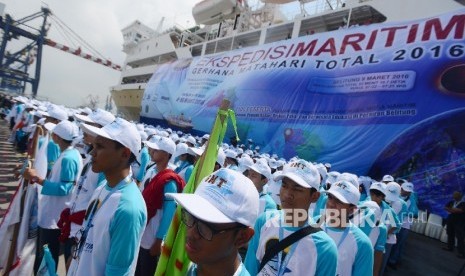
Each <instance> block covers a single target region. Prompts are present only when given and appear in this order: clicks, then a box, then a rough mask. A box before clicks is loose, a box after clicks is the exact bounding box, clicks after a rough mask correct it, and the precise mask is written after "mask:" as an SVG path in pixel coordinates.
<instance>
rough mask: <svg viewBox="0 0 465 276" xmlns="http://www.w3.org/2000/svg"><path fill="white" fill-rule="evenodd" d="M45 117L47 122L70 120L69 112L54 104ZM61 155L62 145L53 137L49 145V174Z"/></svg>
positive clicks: (55, 122) (56, 122)
mask: <svg viewBox="0 0 465 276" xmlns="http://www.w3.org/2000/svg"><path fill="white" fill-rule="evenodd" d="M45 118H46V119H45V123H53V124H58V123H59V122H62V121H67V120H68V113H66V111H65V110H63V109H62V108H61V107H59V106H56V105H52V106H51V107H50V108H49V109H48V110H47V113H46V114H45ZM59 155H60V147H59V146H58V145H57V144H56V143H55V142H53V139H50V140H49V141H48V145H47V162H48V166H47V175H48V174H49V173H50V170H51V169H52V167H53V164H55V161H56V160H57V158H58V156H59Z"/></svg>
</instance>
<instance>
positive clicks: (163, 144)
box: [145, 136, 176, 155]
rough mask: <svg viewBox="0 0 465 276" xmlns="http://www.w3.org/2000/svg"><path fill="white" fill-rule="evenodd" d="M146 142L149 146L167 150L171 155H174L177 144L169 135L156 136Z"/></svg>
mask: <svg viewBox="0 0 465 276" xmlns="http://www.w3.org/2000/svg"><path fill="white" fill-rule="evenodd" d="M145 144H146V145H147V147H149V148H152V149H156V150H162V151H165V152H167V153H169V154H171V155H174V153H175V152H176V144H175V143H174V142H173V140H171V139H170V138H167V137H162V136H154V137H152V138H151V139H150V140H149V141H146V142H145Z"/></svg>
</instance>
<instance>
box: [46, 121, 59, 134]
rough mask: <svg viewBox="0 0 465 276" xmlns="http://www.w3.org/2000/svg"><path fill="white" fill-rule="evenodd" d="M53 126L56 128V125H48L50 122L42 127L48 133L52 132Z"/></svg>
mask: <svg viewBox="0 0 465 276" xmlns="http://www.w3.org/2000/svg"><path fill="white" fill-rule="evenodd" d="M55 126H56V124H54V123H50V122H49V123H46V124H45V125H44V127H45V129H46V130H48V131H50V132H52V131H53V129H54V128H55Z"/></svg>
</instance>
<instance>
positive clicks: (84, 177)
mask: <svg viewBox="0 0 465 276" xmlns="http://www.w3.org/2000/svg"><path fill="white" fill-rule="evenodd" d="M101 112H103V110H102V111H96V112H94V113H92V114H90V115H89V116H90V117H89V118H88V119H87V118H86V116H82V115H79V116H78V114H76V115H75V117H76V118H77V119H78V120H82V121H83V122H85V123H86V124H89V125H93V126H95V127H98V128H101V127H103V126H105V125H107V124H109V123H111V122H113V121H114V119H115V117H114V116H113V115H112V114H111V113H109V112H107V111H104V112H105V113H109V114H107V115H105V116H98V114H103V113H101ZM86 119H87V120H86ZM81 130H83V131H82V133H83V136H82V143H83V144H84V145H85V148H83V149H85V151H84V162H83V165H84V167H83V169H82V173H81V176H80V177H79V181H78V182H77V183H76V186H75V187H74V189H73V194H72V197H71V201H70V202H69V203H68V204H67V206H68V207H69V208H65V209H64V210H63V211H62V212H61V215H60V221H58V226H59V227H60V229H61V236H60V241H62V242H65V252H64V255H65V260H66V263H67V266H66V268H68V267H69V264H70V263H71V259H72V258H71V256H72V250H73V247H74V246H75V245H76V243H77V239H76V237H77V236H78V233H79V230H80V229H81V227H82V223H83V221H84V216H85V212H86V209H87V206H88V205H89V202H90V199H91V197H92V195H93V193H94V191H95V189H97V187H99V186H101V185H103V184H104V183H105V175H104V174H103V172H99V173H96V172H93V171H92V156H91V155H90V152H91V151H92V149H93V145H92V144H93V142H94V139H95V136H94V134H93V133H92V132H88V131H86V129H85V128H83V127H82V125H81ZM81 156H82V152H81Z"/></svg>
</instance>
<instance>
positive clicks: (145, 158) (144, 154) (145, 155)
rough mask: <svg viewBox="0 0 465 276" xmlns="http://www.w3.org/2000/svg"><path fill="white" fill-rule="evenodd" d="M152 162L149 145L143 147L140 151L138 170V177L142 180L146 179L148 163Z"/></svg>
mask: <svg viewBox="0 0 465 276" xmlns="http://www.w3.org/2000/svg"><path fill="white" fill-rule="evenodd" d="M149 163H150V155H149V150H148V149H147V147H143V148H142V149H141V151H140V168H139V171H138V172H137V176H136V179H137V181H139V182H141V181H142V180H143V179H144V176H145V172H146V169H147V165H148V164H149Z"/></svg>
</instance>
